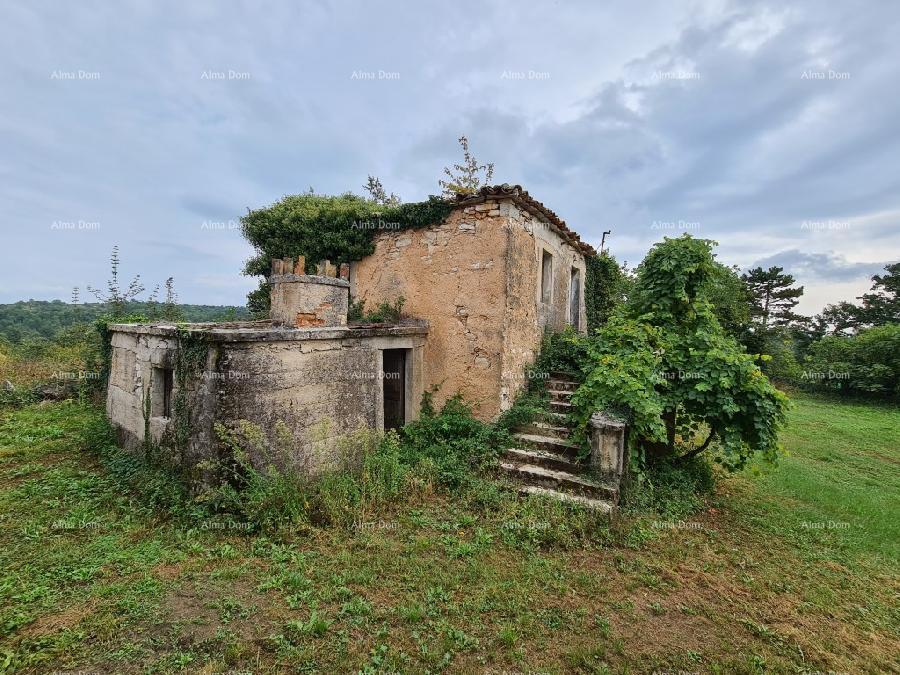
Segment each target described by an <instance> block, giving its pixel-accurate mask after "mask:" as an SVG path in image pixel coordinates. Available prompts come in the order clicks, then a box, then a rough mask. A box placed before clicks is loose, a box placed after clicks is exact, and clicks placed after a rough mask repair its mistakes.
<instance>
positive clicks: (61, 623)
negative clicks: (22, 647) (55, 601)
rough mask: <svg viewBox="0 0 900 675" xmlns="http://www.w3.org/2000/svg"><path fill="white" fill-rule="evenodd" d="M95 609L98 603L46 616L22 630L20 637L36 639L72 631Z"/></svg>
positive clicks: (40, 617)
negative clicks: (63, 631) (62, 631)
mask: <svg viewBox="0 0 900 675" xmlns="http://www.w3.org/2000/svg"><path fill="white" fill-rule="evenodd" d="M95 609H96V603H95V602H93V601H91V602H86V603H84V604H81V605H72V606H71V607H67V608H66V609H64V610H62V611H61V612H57V613H55V614H44V615H43V616H39V617H38V618H37V619H35V620H34V622H32V623H30V624H28V625H27V626H25V627H24V628H22V629H21V630H20V631H19V636H20V637H21V638H36V637H44V636H47V635H53V634H54V633H58V632H59V631H61V630H71V629H72V628H74V627H75V626H77V625H78V624H79V623H80V622H81V620H82V619H84V618H85V617H87V616H89V615H90V614H92V613H93V612H94V610H95Z"/></svg>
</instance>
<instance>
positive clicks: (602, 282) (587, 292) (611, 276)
mask: <svg viewBox="0 0 900 675" xmlns="http://www.w3.org/2000/svg"><path fill="white" fill-rule="evenodd" d="M585 265H586V268H587V270H586V272H587V273H586V274H585V281H584V304H585V311H586V313H587V324H588V331H590V332H591V333H593V332H594V330H595V329H597V328H601V327H602V326H604V325H606V322H607V321H609V318H610V317H611V316H612V314H613V311H614V310H615V308H616V307H618V306H619V305H621V304H622V303H623V302H624V301H625V297H626V296H627V294H628V288H629V286H630V285H631V283H632V280H631V277H630V275H629V272H628V269H627V268H626V267H625V265H621V266H620V265H619V263H618V262H617V261H616V259H615V258H613V257H612V256H611V255H609V254H608V253H601V254H600V255H595V256H589V257H587V258H585Z"/></svg>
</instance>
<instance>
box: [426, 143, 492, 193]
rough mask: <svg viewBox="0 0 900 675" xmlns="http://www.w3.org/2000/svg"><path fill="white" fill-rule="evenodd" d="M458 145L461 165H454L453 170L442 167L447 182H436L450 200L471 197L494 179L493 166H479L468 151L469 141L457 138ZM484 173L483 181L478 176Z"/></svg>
mask: <svg viewBox="0 0 900 675" xmlns="http://www.w3.org/2000/svg"><path fill="white" fill-rule="evenodd" d="M459 144H460V145H461V146H462V149H463V163H462V164H454V165H453V168H452V169H451V168H450V167H444V175H446V176H447V179H448V180H438V185H440V186H441V189H442V190H443V195H444V197H448V198H450V199H453V198H455V197H456V196H457V195H471V194H475V193H476V192H478V189H479V188H480V187H481V186H483V185H488V184H489V183H490V182H491V179H492V178H493V177H494V164H493V162H489V163H487V164H479V163H478V160H476V159H475V157H474V156H473V155H472V153H471V152H470V151H469V139H468V138H466V137H465V136H460V137H459ZM482 171H483V172H484V180H482V178H481V176H480V174H481V172H482Z"/></svg>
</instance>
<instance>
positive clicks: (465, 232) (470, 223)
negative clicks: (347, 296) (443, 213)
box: [350, 198, 586, 420]
mask: <svg viewBox="0 0 900 675" xmlns="http://www.w3.org/2000/svg"><path fill="white" fill-rule="evenodd" d="M544 249H547V250H549V251H550V252H551V253H552V254H553V256H554V260H555V261H556V265H555V266H554V274H553V301H552V302H551V303H549V304H547V305H544V304H542V303H541V302H540V296H539V294H540V257H541V254H542V251H543V250H544ZM573 266H574V267H576V268H577V269H579V270H580V273H581V275H582V277H581V278H582V284H583V280H584V274H585V264H584V256H583V255H582V254H581V252H580V251H578V250H576V249H575V248H574V247H572V246H570V245H569V244H567V243H566V242H565V241H564V240H563V238H562V237H561V236H560V235H559V233H558V232H557V231H555V230H554V229H553V228H552V226H550V224H549V223H547V222H546V221H543V220H541V219H539V218H537V217H536V216H533V215H531V214H530V213H528V212H526V211H524V210H521V209H520V208H518V207H517V206H516V204H515V202H514V201H513V200H512V199H502V198H500V199H498V200H487V201H485V202H483V203H480V204H475V205H470V206H466V207H464V208H459V209H457V210H455V211H453V212H452V213H451V214H450V215H449V216H448V217H447V219H446V220H445V221H444V222H442V223H440V224H438V225H434V226H431V227H428V228H423V229H417V230H400V231H396V232H390V231H388V232H382V233H379V235H378V236H377V237H376V240H375V252H374V254H373V255H371V256H368V257H367V258H365V259H363V260H361V261H358V262H356V263H353V264H352V266H351V271H350V281H351V295H353V296H354V297H356V298H357V299H363V300H365V302H366V305H367V306H368V307H373V306H376V305H378V304H379V303H381V302H385V301H387V302H393V301H394V300H396V299H397V298H398V297H400V296H402V297H404V298H405V300H406V303H405V305H404V311H406V312H408V313H409V314H411V315H412V316H416V317H420V318H423V319H427V320H428V322H429V323H430V325H431V331H430V333H429V336H428V342H427V344H426V347H425V356H424V358H425V362H424V369H425V388H426V390H430V389H431V388H432V387H435V386H438V387H440V389H439V391H438V394H437V396H436V402H437V403H438V404H440V403H442V402H443V401H445V400H446V399H447V398H448V397H450V396H453V395H454V394H457V393H460V394H462V395H463V396H464V398H465V399H466V400H467V401H469V402H470V403H472V404H474V406H475V413H476V415H477V416H478V417H479V418H481V419H485V420H489V419H493V418H494V417H496V416H497V414H498V413H499V412H500V411H501V410H504V409H506V408H508V407H509V406H510V405H511V404H512V401H513V399H514V397H515V394H516V393H517V392H518V391H519V390H520V389H521V387H522V386H523V385H524V378H523V372H524V369H525V366H526V365H527V364H529V363H531V362H533V361H534V358H535V355H536V353H537V351H538V349H539V347H540V341H541V337H542V335H543V330H544V328H545V327H549V328H551V329H553V330H561V329H562V328H563V327H564V326H565V325H566V323H567V322H568V319H569V316H568V293H569V281H570V276H571V269H572V267H573ZM580 315H581V325H582V326H584V325H586V320H585V315H584V298H583V293H582V301H581V307H580Z"/></svg>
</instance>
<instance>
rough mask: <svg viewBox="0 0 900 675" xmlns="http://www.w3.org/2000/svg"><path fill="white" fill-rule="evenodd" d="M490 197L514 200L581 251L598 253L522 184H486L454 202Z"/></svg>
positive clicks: (470, 203)
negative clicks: (548, 224)
mask: <svg viewBox="0 0 900 675" xmlns="http://www.w3.org/2000/svg"><path fill="white" fill-rule="evenodd" d="M489 199H511V200H513V201H514V202H515V203H516V204H517V205H519V206H521V207H522V208H523V209H524V210H525V211H528V213H530V214H531V215H533V216H537V217H539V218H543V219H544V220H546V221H547V222H548V223H550V225H552V226H553V227H555V228H556V229H557V231H558V232H559V235H560V236H561V237H562V238H563V239H564V240H565V241H566V242H568V243H569V244H570V245H571V246H573V247H574V248H576V249H578V250H579V251H581V252H582V253H583V254H584V255H586V256H594V255H597V251H596V249H594V247H593V246H591V245H590V244H588V243H585V242H583V241H581V237H579V236H578V233H577V232H575V231H574V230H570V229H569V227H568V226H567V225H566V222H565V221H564V220H563V219H562V218H560V217H559V216H558V215H556V213H554V212H553V211H551V210H550V209H548V208H547V207H546V206H544V205H543V204H542V203H541V202H539V201H538V200H537V199H535V198H534V197H532V196H531V195H530V194H528V191H527V190H525V189H523V188H522V186H521V185H510V184H509V183H503V184H502V185H486V186H484V187H483V188H481V189H480V190H479V191H478V192H476V193H475V194H471V195H457V196H456V201H455V202H454V203H455V205H456V206H470V205H472V204H480V203H481V202H484V201H487V200H489Z"/></svg>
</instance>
